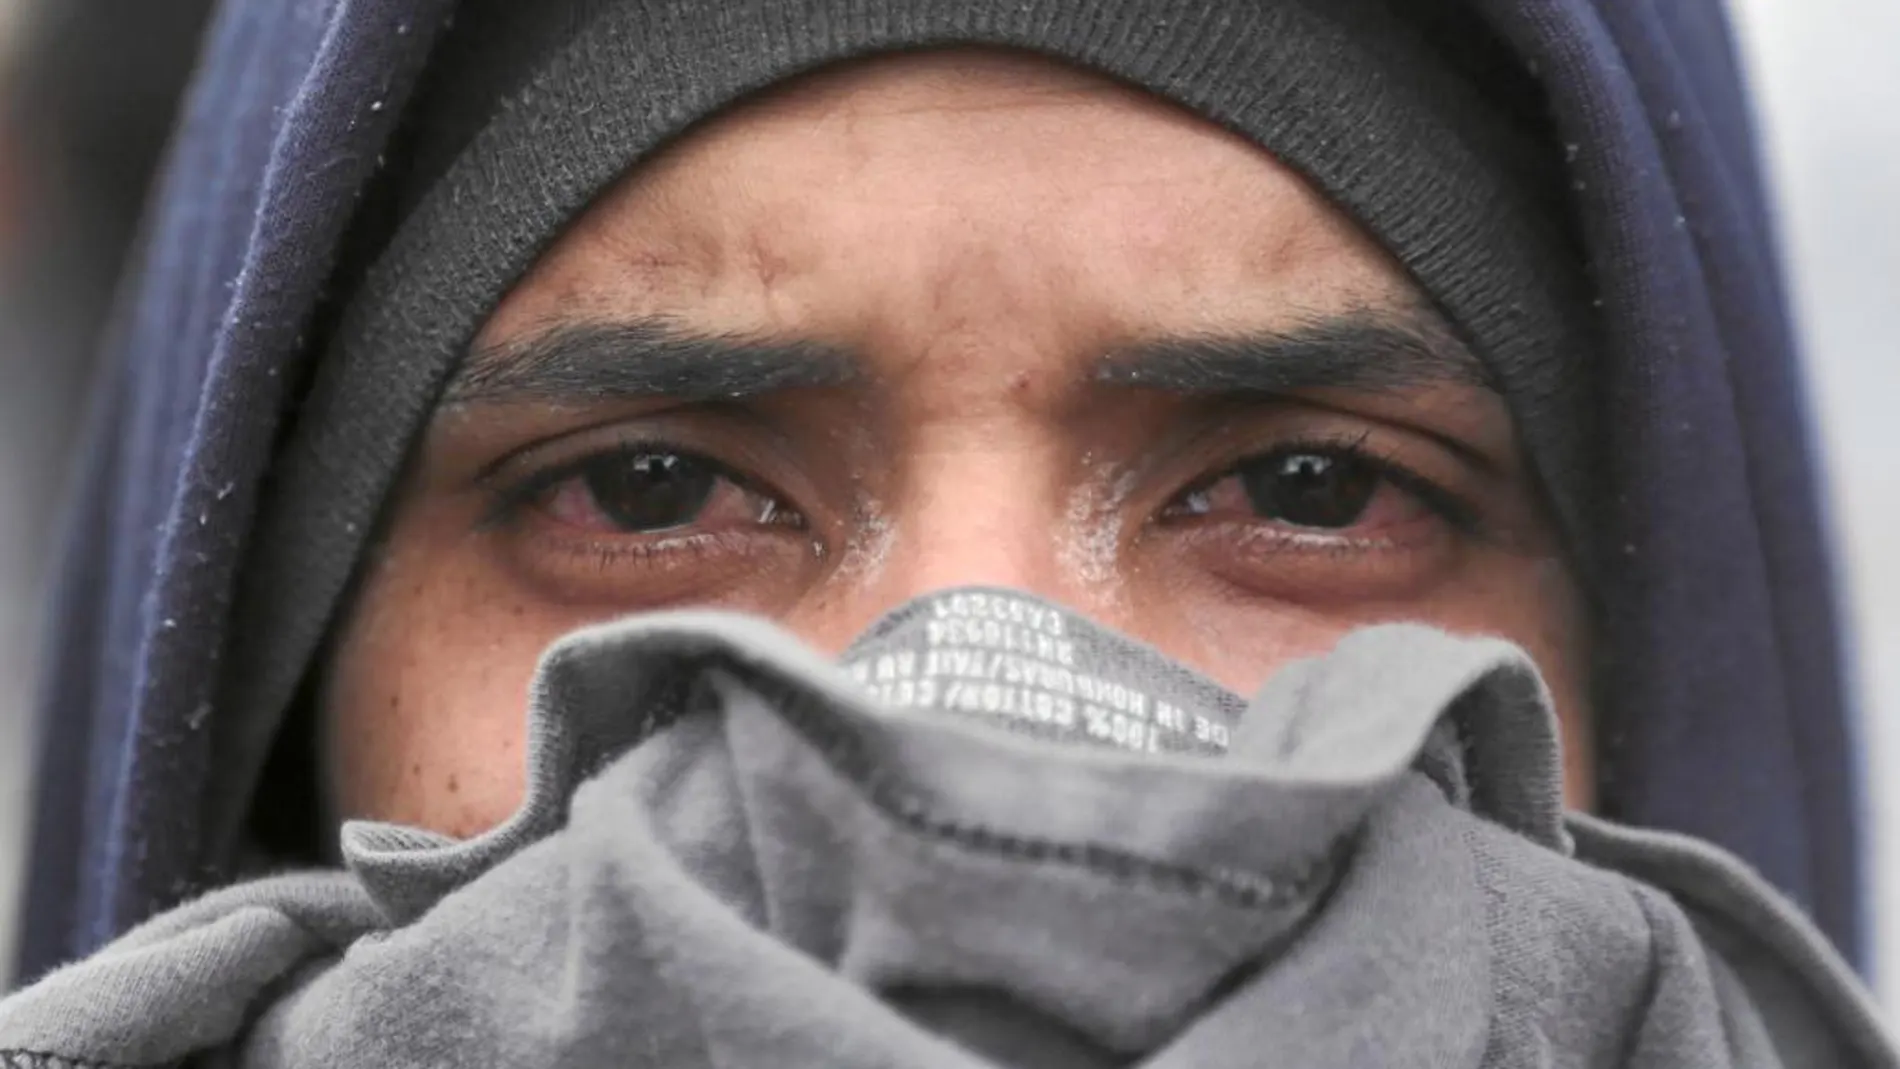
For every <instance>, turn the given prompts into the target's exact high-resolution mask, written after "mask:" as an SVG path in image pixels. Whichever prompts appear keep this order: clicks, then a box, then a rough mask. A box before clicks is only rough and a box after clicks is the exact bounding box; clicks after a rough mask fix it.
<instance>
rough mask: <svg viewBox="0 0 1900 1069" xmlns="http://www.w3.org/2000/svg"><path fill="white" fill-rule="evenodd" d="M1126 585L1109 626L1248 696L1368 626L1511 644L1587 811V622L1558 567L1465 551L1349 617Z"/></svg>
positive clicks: (1163, 583)
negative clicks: (1403, 596)
mask: <svg viewBox="0 0 1900 1069" xmlns="http://www.w3.org/2000/svg"><path fill="white" fill-rule="evenodd" d="M1130 586H1131V596H1130V598H1129V604H1128V606H1127V607H1126V608H1125V609H1124V610H1122V611H1123V612H1124V613H1125V614H1126V617H1127V618H1126V619H1123V620H1121V621H1119V622H1117V624H1116V626H1118V627H1120V628H1121V629H1122V630H1124V631H1127V632H1129V633H1131V634H1134V635H1137V636H1138V637H1140V638H1142V639H1143V640H1144V641H1147V642H1148V643H1150V644H1151V645H1154V646H1155V647H1156V648H1158V649H1160V650H1161V651H1162V652H1164V653H1167V654H1169V655H1170V656H1173V657H1175V658H1177V659H1180V660H1182V661H1184V662H1186V663H1188V664H1191V665H1193V666H1194V667H1195V668H1197V669H1199V670H1200V671H1202V672H1205V673H1206V674H1208V675H1209V676H1212V677H1213V678H1214V679H1216V680H1217V681H1219V682H1220V683H1222V684H1223V685H1225V686H1227V687H1228V688H1230V689H1232V690H1235V691H1237V692H1239V693H1241V694H1246V695H1251V694H1254V693H1256V692H1258V691H1259V689H1260V688H1261V687H1262V686H1263V685H1264V684H1265V683H1266V681H1267V679H1268V678H1269V677H1270V676H1272V675H1273V674H1274V673H1275V672H1277V671H1278V670H1279V669H1280V668H1282V667H1284V666H1285V665H1287V664H1288V663H1289V662H1291V661H1294V660H1298V659H1301V658H1305V657H1313V656H1318V655H1321V654H1324V653H1325V652H1327V651H1328V650H1330V649H1332V647H1333V646H1334V645H1336V644H1337V643H1338V642H1339V640H1340V639H1341V638H1343V637H1345V635H1346V633H1347V632H1349V631H1351V630H1353V629H1354V628H1357V627H1362V626H1366V625H1370V624H1375V623H1384V622H1392V621H1416V622H1421V623H1427V624H1431V625H1433V626H1436V627H1440V628H1443V629H1444V630H1446V631H1450V632H1453V633H1456V634H1468V635H1489V636H1496V637H1500V638H1504V639H1507V640H1509V641H1511V642H1514V643H1516V644H1517V645H1519V646H1521V647H1523V648H1524V650H1525V652H1527V653H1528V654H1529V655H1530V656H1531V659H1532V660H1533V662H1534V663H1535V664H1536V665H1537V668H1538V671H1539V672H1540V674H1542V676H1543V678H1544V683H1545V685H1546V686H1547V687H1548V688H1549V690H1550V693H1551V699H1552V702H1553V704H1554V706H1555V708H1556V712H1557V717H1558V721H1559V731H1560V734H1561V740H1562V745H1563V750H1564V762H1563V763H1564V793H1565V800H1566V802H1567V803H1568V804H1569V805H1570V807H1571V808H1573V809H1581V810H1589V809H1590V808H1591V807H1592V806H1593V804H1594V802H1595V782H1596V781H1595V757H1594V736H1593V732H1592V723H1593V714H1592V710H1591V708H1590V688H1589V680H1590V669H1589V666H1590V663H1591V662H1590V649H1589V640H1588V627H1587V620H1586V618H1585V613H1584V608H1583V603H1582V598H1581V596H1580V594H1579V593H1578V591H1577V588H1576V585H1575V582H1574V580H1573V579H1572V577H1571V574H1570V571H1569V569H1568V568H1567V567H1566V566H1565V565H1564V564H1563V562H1562V561H1561V560H1560V559H1556V558H1546V557H1531V556H1523V555H1518V554H1512V553H1506V552H1502V551H1490V552H1473V553H1470V554H1468V556H1467V559H1466V560H1465V561H1464V562H1463V563H1461V564H1460V566H1459V567H1457V568H1456V569H1454V570H1453V571H1451V572H1449V573H1447V574H1446V575H1445V576H1444V577H1443V578H1442V579H1441V580H1440V581H1439V582H1437V583H1435V584H1434V585H1433V588H1432V589H1431V590H1428V591H1424V592H1421V594H1420V595H1419V596H1418V597H1417V598H1415V599H1407V600H1406V601H1405V602H1404V603H1402V604H1390V605H1378V604H1363V605H1356V606H1352V607H1350V608H1349V609H1345V608H1340V607H1337V606H1334V607H1328V608H1324V609H1321V608H1315V607H1305V606H1300V605H1296V604H1289V603H1287V602H1285V601H1267V600H1263V599H1259V598H1250V597H1245V596H1238V595H1236V594H1235V593H1234V592H1233V591H1232V590H1231V589H1230V588H1225V587H1224V586H1223V585H1222V584H1219V583H1217V582H1210V581H1208V580H1207V579H1205V578H1200V577H1194V576H1183V575H1181V574H1179V573H1178V572H1174V571H1171V570H1169V569H1167V568H1158V569H1154V570H1152V571H1150V572H1148V573H1146V574H1143V573H1139V572H1138V573H1136V574H1135V575H1133V576H1132V577H1131V583H1130Z"/></svg>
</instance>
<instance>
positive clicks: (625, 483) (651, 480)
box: [584, 452, 719, 531]
mask: <svg viewBox="0 0 1900 1069" xmlns="http://www.w3.org/2000/svg"><path fill="white" fill-rule="evenodd" d="M584 479H585V481H586V484H587V492H588V494H590V495H591V496H592V497H593V499H594V504H595V506H596V507H597V508H599V509H600V512H601V515H603V516H605V517H606V518H607V519H609V520H611V521H613V523H614V524H615V525H616V526H618V527H621V528H624V529H625V530H628V531H664V530H668V529H670V528H674V527H684V526H685V525H687V524H689V523H692V522H693V521H694V520H695V519H697V518H699V514H700V512H701V511H703V510H704V509H705V507H706V502H707V501H709V500H711V498H712V494H713V490H714V489H715V487H716V484H717V483H718V480H719V473H718V472H717V471H715V470H714V469H713V467H712V465H710V464H707V463H705V462H704V461H700V460H695V459H694V458H692V457H688V456H683V455H681V454H679V453H659V452H643V453H627V454H623V455H620V456H616V457H607V458H603V460H602V461H601V462H600V463H598V464H594V465H591V466H590V467H589V468H588V469H587V471H586V473H585V475H584Z"/></svg>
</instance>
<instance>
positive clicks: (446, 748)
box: [322, 547, 566, 836]
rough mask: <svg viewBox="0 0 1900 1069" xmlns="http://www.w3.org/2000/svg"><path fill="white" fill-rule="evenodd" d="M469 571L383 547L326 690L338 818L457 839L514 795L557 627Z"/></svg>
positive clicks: (490, 821)
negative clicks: (543, 658) (532, 685)
mask: <svg viewBox="0 0 1900 1069" xmlns="http://www.w3.org/2000/svg"><path fill="white" fill-rule="evenodd" d="M468 574H469V572H468V570H466V569H460V568H458V567H456V565H455V563H454V560H453V557H452V556H449V557H446V558H445V557H444V556H438V555H434V554H431V555H429V556H427V557H425V556H424V555H421V554H407V555H405V554H403V553H402V552H401V550H400V548H399V547H392V549H391V550H390V551H388V552H386V553H385V554H384V556H383V558H382V559H381V561H380V562H379V563H378V565H377V566H376V567H375V569H374V571H373V573H372V574H371V575H370V576H369V577H368V579H367V581H366V582H365V584H364V586H363V588H362V590H361V591H360V593H359V595H358V599H357V601H356V604H355V606H354V611H353V614H352V616H351V619H350V622H349V624H348V626H347V628H346V629H345V632H344V634H343V637H342V640H341V641H340V642H339V644H338V647H337V650H336V653H335V655H334V657H333V659H332V661H331V664H330V668H329V672H328V675H327V678H326V679H325V685H324V688H323V697H322V702H323V718H322V722H323V731H324V736H325V737H324V740H323V742H324V746H323V750H324V754H325V760H326V765H327V768H326V772H327V780H328V783H329V785H330V790H331V797H332V800H333V804H334V808H335V810H336V811H337V813H338V815H339V816H342V817H344V818H368V819H376V820H387V821H394V822H397V823H402V824H409V825H414V826H418V827H424V828H429V829H431V830H435V831H439V832H443V833H446V834H450V835H457V836H465V835H470V834H474V833H477V832H480V831H482V830H485V829H487V828H489V827H492V826H493V825H495V824H496V823H499V822H500V821H501V820H503V819H505V818H506V817H507V816H508V815H509V814H510V813H511V812H513V810H514V807H515V805H516V804H517V803H518V802H519V800H520V798H521V794H522V791H523V789H524V783H525V777H526V764H525V762H526V755H525V752H524V751H525V744H526V737H527V720H526V708H527V693H528V684H529V682H530V680H531V679H532V677H533V674H534V668H535V663H536V661H537V659H538V658H539V656H540V654H541V652H542V650H543V649H544V648H545V647H546V645H547V643H548V642H549V641H551V640H552V639H553V638H555V637H557V636H558V635H559V634H560V633H561V632H562V631H564V630H565V629H566V627H565V626H564V624H563V623H561V622H556V621H541V620H539V619H537V618H536V617H535V616H534V615H533V614H532V612H531V610H530V609H528V608H526V607H524V606H523V605H521V604H519V603H518V602H517V603H510V602H509V601H508V600H507V598H506V596H505V594H501V593H499V592H494V591H490V590H488V589H486V588H485V587H484V586H483V584H481V583H480V582H477V581H471V580H469V579H468V578H466V576H467V575H468Z"/></svg>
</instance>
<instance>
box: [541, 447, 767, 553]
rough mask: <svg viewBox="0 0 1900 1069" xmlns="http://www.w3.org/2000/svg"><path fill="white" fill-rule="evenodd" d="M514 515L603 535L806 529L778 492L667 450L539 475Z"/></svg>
mask: <svg viewBox="0 0 1900 1069" xmlns="http://www.w3.org/2000/svg"><path fill="white" fill-rule="evenodd" d="M510 507H512V508H514V509H516V510H519V509H523V508H531V509H534V510H536V511H537V512H539V513H540V515H541V516H542V517H544V518H545V519H546V520H547V521H549V522H551V523H555V524H559V525H562V526H565V527H569V528H572V529H574V530H575V531H585V532H590V533H593V534H596V535H626V536H642V535H646V536H653V535H675V536H677V535H679V534H681V533H683V532H686V531H689V530H691V529H694V528H720V527H731V526H745V525H759V526H778V527H802V526H803V525H804V523H803V518H802V517H800V516H799V515H798V513H797V512H795V511H793V510H792V509H791V508H790V507H789V506H787V505H786V504H785V503H784V502H783V501H781V500H780V499H779V497H778V496H777V495H776V494H775V493H774V492H773V491H771V490H769V489H766V488H763V487H761V486H759V485H757V484H756V483H755V482H754V481H753V480H751V479H748V478H747V477H745V476H743V475H741V474H739V473H737V472H734V471H732V470H730V469H729V468H728V467H726V466H725V465H724V464H721V463H720V462H719V461H716V460H713V459H711V458H709V457H706V456H703V455H700V454H698V453H694V452H690V451H688V450H685V449H679V448H675V447H672V446H669V445H666V444H664V443H637V442H635V443H622V444H620V445H617V446H615V447H614V448H612V449H609V450H606V451H603V452H599V453H594V454H591V455H589V456H585V457H581V458H579V459H577V460H574V461H571V462H569V463H567V464H564V465H561V466H559V467H556V468H553V469H550V470H548V471H545V472H540V473H536V474H535V475H534V476H532V477H530V478H529V479H528V480H527V481H526V482H525V483H523V484H522V485H521V486H520V487H518V488H516V489H515V490H514V491H513V492H512V497H511V500H510Z"/></svg>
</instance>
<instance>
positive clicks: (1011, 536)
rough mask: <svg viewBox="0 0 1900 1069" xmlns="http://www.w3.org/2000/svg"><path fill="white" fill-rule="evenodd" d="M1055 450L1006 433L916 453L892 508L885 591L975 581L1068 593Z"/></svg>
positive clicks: (895, 598) (896, 597)
mask: <svg viewBox="0 0 1900 1069" xmlns="http://www.w3.org/2000/svg"><path fill="white" fill-rule="evenodd" d="M1048 453H1049V450H1048V449H1046V448H1044V449H1036V448H1031V447H1028V446H1027V445H1026V444H1024V443H1014V444H1012V443H1011V442H1010V441H1008V440H1007V439H1006V438H1005V437H1004V436H1002V435H1000V434H998V435H995V436H992V437H991V438H990V439H989V440H987V441H984V440H981V436H979V437H978V438H977V439H975V440H972V441H970V442H969V443H967V444H966V445H965V446H964V447H963V448H946V449H937V450H923V451H919V453H918V454H915V455H914V456H913V459H912V463H911V467H912V469H913V470H912V471H911V472H909V473H907V474H908V478H906V479H905V485H906V490H905V492H904V493H902V494H901V495H899V497H898V499H897V500H896V501H894V502H893V503H892V505H891V514H890V515H888V516H886V517H885V518H884V522H885V523H886V524H887V525H888V529H887V532H886V533H885V535H884V537H885V538H886V539H887V541H888V543H889V546H888V550H889V552H888V555H887V557H886V560H885V562H884V568H883V570H882V574H881V575H880V576H879V577H878V582H877V584H876V585H877V586H878V587H879V588H880V589H879V593H880V594H882V595H883V597H882V598H880V600H885V599H890V600H891V601H892V604H897V603H901V602H902V601H905V600H908V599H910V598H912V597H915V596H917V595H919V594H923V593H927V592H929V591H931V590H939V589H942V588H944V587H949V586H970V585H987V586H1007V587H1016V588H1019V589H1024V590H1032V591H1036V592H1038V593H1044V594H1050V595H1054V594H1057V593H1059V592H1058V591H1057V590H1055V589H1053V588H1052V587H1053V585H1054V584H1056V583H1058V582H1059V581H1060V575H1059V569H1058V568H1057V567H1056V564H1057V559H1056V554H1055V552H1054V542H1055V539H1054V537H1053V532H1054V529H1055V525H1056V522H1057V521H1058V520H1059V519H1060V516H1061V508H1060V505H1059V503H1058V499H1059V498H1060V496H1061V495H1060V488H1059V485H1058V484H1059V481H1060V480H1059V477H1058V474H1057V473H1056V472H1055V471H1053V470H1052V469H1053V467H1054V465H1053V463H1052V460H1051V458H1050V457H1049V456H1048Z"/></svg>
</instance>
